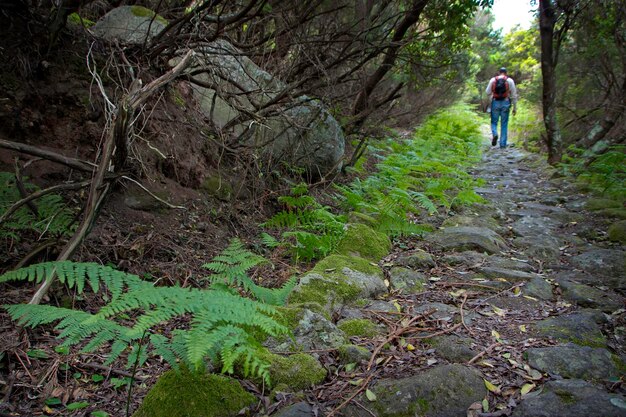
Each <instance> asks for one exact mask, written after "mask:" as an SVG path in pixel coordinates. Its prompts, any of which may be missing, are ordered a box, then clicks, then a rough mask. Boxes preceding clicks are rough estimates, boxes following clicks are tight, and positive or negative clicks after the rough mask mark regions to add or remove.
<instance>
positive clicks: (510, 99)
mask: <svg viewBox="0 0 626 417" xmlns="http://www.w3.org/2000/svg"><path fill="white" fill-rule="evenodd" d="M486 91H487V95H488V96H490V97H491V134H492V135H493V136H492V139H491V146H496V144H497V143H498V119H501V121H500V148H506V139H507V128H508V125H509V110H510V109H511V106H513V115H515V113H516V112H517V89H516V88H515V82H514V81H513V79H512V78H510V77H508V76H507V75H506V68H504V67H502V68H500V70H498V75H497V76H496V77H493V78H492V79H491V80H489V84H487V90H486Z"/></svg>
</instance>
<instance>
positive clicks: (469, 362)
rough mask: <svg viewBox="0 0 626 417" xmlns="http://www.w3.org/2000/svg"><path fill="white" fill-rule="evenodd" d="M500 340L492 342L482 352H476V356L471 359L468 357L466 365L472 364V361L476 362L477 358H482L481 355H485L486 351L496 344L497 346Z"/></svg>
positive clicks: (489, 350)
mask: <svg viewBox="0 0 626 417" xmlns="http://www.w3.org/2000/svg"><path fill="white" fill-rule="evenodd" d="M499 345H500V342H496V343H492V344H490V345H489V346H487V347H486V348H485V349H484V350H483V351H482V352H480V353H479V354H477V355H476V356H474V357H473V358H472V359H470V360H469V361H467V364H468V365H471V364H473V363H474V362H476V361H477V360H478V359H480V358H482V357H483V356H485V355H486V354H487V353H489V352H491V351H492V350H493V349H494V348H495V347H496V346H499Z"/></svg>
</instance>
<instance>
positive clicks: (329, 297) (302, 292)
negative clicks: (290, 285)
mask: <svg viewBox="0 0 626 417" xmlns="http://www.w3.org/2000/svg"><path fill="white" fill-rule="evenodd" d="M386 291H387V287H386V286H385V284H384V281H383V275H382V270H381V269H380V268H379V267H378V266H376V265H372V264H371V263H370V261H368V260H367V259H363V258H359V257H350V256H344V255H330V256H328V257H326V258H324V259H322V260H321V261H320V262H318V263H317V265H316V266H315V267H314V268H313V269H312V270H311V271H310V272H309V273H308V274H306V275H305V276H304V277H303V278H302V279H301V280H300V283H299V284H298V285H297V286H296V287H295V288H294V289H293V291H292V292H291V294H290V295H289V300H288V301H289V304H290V305H293V304H299V303H310V302H313V303H318V304H320V305H322V306H324V308H325V309H326V310H327V311H328V312H332V311H334V310H336V309H338V308H339V307H340V306H341V305H343V304H345V303H346V302H348V301H349V300H355V299H357V298H361V297H374V296H377V295H380V294H382V293H383V292H386Z"/></svg>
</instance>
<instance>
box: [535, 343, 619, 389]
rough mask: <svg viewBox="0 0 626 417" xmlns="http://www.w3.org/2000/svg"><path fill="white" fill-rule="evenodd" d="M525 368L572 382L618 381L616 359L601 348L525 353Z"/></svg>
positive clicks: (568, 347)
mask: <svg viewBox="0 0 626 417" xmlns="http://www.w3.org/2000/svg"><path fill="white" fill-rule="evenodd" d="M524 354H525V355H526V357H527V358H528V364H529V365H530V366H531V367H533V368H535V369H538V370H540V371H542V372H547V373H550V374H556V375H560V376H562V377H563V378H572V379H587V380H589V379H598V380H599V379H608V378H619V370H618V369H617V366H616V363H619V359H618V358H617V357H615V356H613V355H611V352H609V351H608V350H606V349H603V348H592V347H589V346H578V345H574V344H568V345H566V346H548V347H543V348H532V349H528V350H527V351H526V352H525V353H524Z"/></svg>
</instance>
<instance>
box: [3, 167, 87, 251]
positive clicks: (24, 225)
mask: <svg viewBox="0 0 626 417" xmlns="http://www.w3.org/2000/svg"><path fill="white" fill-rule="evenodd" d="M24 189H25V190H26V192H27V193H29V194H32V193H33V192H35V191H38V190H39V188H38V187H37V186H35V185H34V184H32V183H29V182H24ZM22 199H23V197H22V195H21V194H20V191H19V189H18V187H17V183H16V179H15V175H14V174H12V173H10V172H0V216H3V215H4V214H5V213H7V211H8V210H9V209H10V208H11V206H13V205H14V204H15V203H17V202H18V201H20V200H22ZM75 218H76V213H75V212H74V210H72V209H71V208H69V207H68V205H67V203H66V202H65V200H63V198H62V197H61V196H60V195H58V194H46V195H43V196H41V197H39V198H37V199H35V200H33V201H32V204H30V205H26V204H24V205H22V206H21V207H20V208H18V209H17V210H15V211H14V212H13V213H12V214H11V215H9V216H7V218H6V219H5V220H4V221H2V222H1V223H0V238H12V239H15V240H20V238H21V237H22V235H23V234H24V233H27V232H35V233H37V234H38V235H39V238H41V237H42V236H43V235H45V234H50V235H56V236H59V235H60V236H69V235H71V234H72V232H73V230H74V226H75V225H74V221H75Z"/></svg>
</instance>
